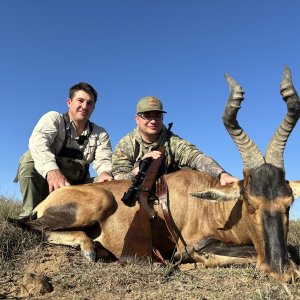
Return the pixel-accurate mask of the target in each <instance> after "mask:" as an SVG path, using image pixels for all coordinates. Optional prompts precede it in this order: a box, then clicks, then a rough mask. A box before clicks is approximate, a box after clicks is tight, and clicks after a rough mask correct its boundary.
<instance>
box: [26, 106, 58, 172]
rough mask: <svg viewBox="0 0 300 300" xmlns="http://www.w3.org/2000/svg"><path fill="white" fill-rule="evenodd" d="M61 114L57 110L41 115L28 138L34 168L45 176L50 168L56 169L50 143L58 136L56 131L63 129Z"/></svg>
mask: <svg viewBox="0 0 300 300" xmlns="http://www.w3.org/2000/svg"><path fill="white" fill-rule="evenodd" d="M61 118H62V117H61V115H60V114H59V113H58V112H48V113H46V114H45V115H43V116H42V117H41V119H40V120H39V121H38V123H37V124H36V126H35V128H34V129H33V132H32V134H31V136H30V139H29V149H30V152H31V155H32V158H33V160H34V167H35V169H36V170H37V171H38V172H39V173H40V174H41V175H42V176H43V177H46V175H47V173H48V172H49V171H51V170H54V169H58V166H57V164H56V159H55V153H53V149H51V148H52V144H53V142H54V140H55V139H57V138H60V137H58V132H62V131H64V127H63V123H62V120H61Z"/></svg>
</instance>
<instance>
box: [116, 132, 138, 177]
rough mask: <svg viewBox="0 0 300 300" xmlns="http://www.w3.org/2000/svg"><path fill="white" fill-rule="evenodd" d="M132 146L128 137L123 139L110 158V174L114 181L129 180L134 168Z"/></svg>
mask: <svg viewBox="0 0 300 300" xmlns="http://www.w3.org/2000/svg"><path fill="white" fill-rule="evenodd" d="M133 153H134V146H133V142H132V141H131V139H130V137H129V136H128V135H127V136H125V137H123V138H122V139H121V140H120V142H119V143H118V144H117V146H116V148H115V151H114V153H113V156H112V174H113V176H114V178H115V179H130V178H131V171H132V170H133V168H134V161H133Z"/></svg>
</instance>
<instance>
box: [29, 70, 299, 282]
mask: <svg viewBox="0 0 300 300" xmlns="http://www.w3.org/2000/svg"><path fill="white" fill-rule="evenodd" d="M226 79H227V82H228V84H229V88H230V96H229V99H228V101H227V105H226V107H225V111H224V115H223V122H224V125H225V127H226V129H227V130H228V132H229V134H230V135H231V137H232V139H233V140H234V142H235V143H236V145H237V147H238V149H239V151H240V153H241V156H242V159H243V165H244V168H243V173H244V179H243V180H241V181H239V182H238V183H236V184H232V185H228V186H220V184H219V181H218V180H217V179H215V178H212V177H209V176H207V175H205V174H203V173H201V172H198V171H189V170H182V171H178V172H175V173H171V174H168V175H166V176H165V181H166V183H167V186H168V190H169V194H168V202H169V211H170V216H171V218H172V221H173V224H174V230H175V231H176V232H177V233H178V240H177V241H176V243H175V242H174V241H173V240H172V238H171V235H170V233H169V231H168V230H167V227H166V224H165V221H164V218H163V213H162V208H161V206H160V205H158V203H156V202H152V203H150V204H149V205H151V206H153V208H154V209H155V210H156V211H157V216H156V217H155V218H154V219H153V220H152V221H151V223H152V224H151V225H152V235H153V236H152V240H153V246H154V247H155V248H156V249H158V250H159V251H160V253H161V254H162V256H163V257H165V258H167V257H169V258H170V257H171V254H172V252H173V250H174V247H175V245H177V251H178V253H184V254H185V255H183V256H185V257H187V258H188V259H189V260H191V259H192V260H194V261H195V262H199V263H202V264H203V265H205V266H220V265H228V264H235V263H238V264H242V263H246V262H247V263H248V262H250V261H254V260H255V261H256V262H257V268H258V269H260V270H262V271H264V272H265V273H267V274H269V275H270V276H272V277H273V278H275V279H277V280H281V281H289V280H291V279H292V278H294V274H295V267H294V266H295V265H294V264H293V262H291V261H290V259H289V257H288V252H287V233H288V227H289V208H290V206H291V204H292V203H293V201H294V197H295V198H296V197H299V196H300V181H287V180H286V179H285V171H284V167H283V151H284V147H285V144H286V141H287V139H288V136H289V134H290V132H291V131H292V129H293V128H294V126H295V124H296V122H297V120H298V118H299V115H300V102H299V97H298V95H297V92H296V90H295V89H294V86H293V84H292V80H291V76H290V72H289V69H288V68H286V69H285V72H284V77H283V80H282V82H281V94H282V96H283V99H284V101H286V103H287V108H288V112H287V115H286V116H285V119H284V120H283V122H282V124H281V125H280V126H279V128H278V129H277V131H276V133H275V134H274V136H273V138H272V140H271V142H270V143H269V146H268V148H267V151H266V154H265V156H263V155H262V154H261V152H260V151H259V149H258V147H257V146H256V145H255V144H254V143H253V142H252V141H251V140H250V138H249V137H248V136H247V135H246V134H245V132H244V131H243V129H242V128H241V127H240V126H239V124H238V122H237V120H236V117H237V112H238V110H239V108H240V104H241V101H242V100H243V94H244V92H243V90H242V88H241V86H239V85H238V84H237V82H235V81H234V80H233V79H232V78H231V77H230V76H228V75H226ZM130 186H131V182H130V181H126V180H120V181H113V182H106V183H94V184H86V185H80V186H69V187H64V188H60V189H58V190H56V191H54V192H53V193H51V194H50V195H49V196H48V197H47V198H46V199H45V200H44V201H43V202H42V203H40V204H39V205H38V206H37V207H36V208H35V210H34V211H33V212H32V216H31V219H34V220H30V219H28V220H23V222H24V223H27V225H29V226H31V227H33V228H35V229H38V230H44V231H45V232H47V235H48V240H49V241H50V242H51V243H54V244H64V245H70V246H80V247H81V250H82V251H83V253H84V255H85V256H86V257H87V258H88V259H90V260H94V259H95V258H96V250H95V244H99V243H100V244H101V246H102V249H105V250H107V251H108V252H109V253H111V254H112V255H113V256H115V257H116V258H120V256H121V253H122V250H123V246H124V238H125V236H126V233H127V231H128V228H129V226H130V224H131V222H132V219H133V216H134V214H135V212H136V211H137V209H138V205H135V206H133V207H128V206H126V205H124V203H123V202H122V201H121V198H122V196H123V194H124V192H126V191H127V190H128V188H129V187H130ZM198 198H202V200H200V199H198ZM211 200H214V201H211ZM94 224H99V225H100V226H99V227H100V229H99V232H98V234H96V235H95V236H91V235H89V233H88V230H87V227H89V226H91V225H94ZM253 246H254V247H253Z"/></svg>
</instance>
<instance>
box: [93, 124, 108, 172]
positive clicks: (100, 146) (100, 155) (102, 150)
mask: <svg viewBox="0 0 300 300" xmlns="http://www.w3.org/2000/svg"><path fill="white" fill-rule="evenodd" d="M97 127H98V128H97V130H98V139H97V145H96V149H95V155H94V160H93V168H94V170H95V171H96V173H97V174H98V175H100V174H101V173H102V172H107V173H109V174H111V171H112V165H111V158H112V148H111V143H110V138H109V135H108V133H107V132H106V131H105V129H104V128H102V127H99V126H97Z"/></svg>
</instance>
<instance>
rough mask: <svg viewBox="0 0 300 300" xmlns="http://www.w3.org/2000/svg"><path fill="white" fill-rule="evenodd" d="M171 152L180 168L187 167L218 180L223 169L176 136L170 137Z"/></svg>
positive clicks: (193, 146)
mask: <svg viewBox="0 0 300 300" xmlns="http://www.w3.org/2000/svg"><path fill="white" fill-rule="evenodd" d="M171 151H172V153H173V156H174V160H175V162H176V163H178V164H179V165H180V166H187V167H190V168H192V169H194V170H198V171H202V172H205V173H207V174H208V175H210V176H213V177H216V178H218V176H219V174H220V173H221V172H223V171H224V169H223V168H222V167H221V166H220V165H219V164H218V163H217V162H216V161H215V160H214V159H213V158H211V157H209V156H207V155H205V154H204V153H203V152H202V151H200V150H199V149H198V148H197V147H196V146H195V145H193V144H191V143H190V142H188V141H187V140H184V139H182V138H180V137H179V136H177V135H172V137H171Z"/></svg>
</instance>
